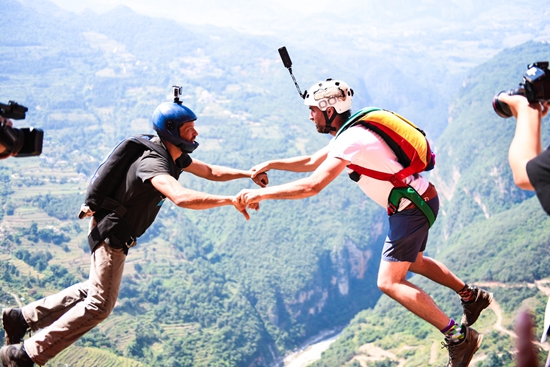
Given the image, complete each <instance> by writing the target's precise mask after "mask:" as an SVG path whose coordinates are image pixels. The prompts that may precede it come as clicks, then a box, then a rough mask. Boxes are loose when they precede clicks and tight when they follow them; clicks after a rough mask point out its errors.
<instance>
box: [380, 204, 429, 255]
mask: <svg viewBox="0 0 550 367" xmlns="http://www.w3.org/2000/svg"><path fill="white" fill-rule="evenodd" d="M428 205H429V206H430V208H432V210H433V212H434V214H435V216H436V218H437V213H438V211H439V197H438V196H436V197H434V198H433V199H431V200H430V201H428ZM389 222H390V229H389V231H388V236H387V237H386V242H385V243H384V248H383V249H382V260H384V261H392V262H400V261H407V262H411V263H413V262H415V260H416V257H417V256H418V254H419V253H420V252H423V251H424V250H425V249H426V243H427V242H428V231H429V229H430V223H429V222H428V219H427V218H426V216H425V215H424V213H422V211H421V210H420V209H418V208H417V207H413V208H411V209H406V210H403V211H400V212H397V213H395V214H393V215H390V216H389Z"/></svg>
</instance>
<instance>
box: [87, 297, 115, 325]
mask: <svg viewBox="0 0 550 367" xmlns="http://www.w3.org/2000/svg"><path fill="white" fill-rule="evenodd" d="M113 308H114V303H113V304H111V303H110V302H97V300H95V302H87V305H86V309H87V311H88V312H89V313H90V314H92V315H93V317H94V319H96V320H99V321H103V320H105V319H106V318H107V317H109V315H110V314H111V312H113Z"/></svg>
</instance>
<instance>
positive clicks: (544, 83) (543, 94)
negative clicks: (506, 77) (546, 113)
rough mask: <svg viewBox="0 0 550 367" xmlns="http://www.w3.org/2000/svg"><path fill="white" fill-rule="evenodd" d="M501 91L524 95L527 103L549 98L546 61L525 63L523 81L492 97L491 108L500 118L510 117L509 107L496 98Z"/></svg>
mask: <svg viewBox="0 0 550 367" xmlns="http://www.w3.org/2000/svg"><path fill="white" fill-rule="evenodd" d="M502 93H506V94H508V95H510V96H512V95H521V96H524V97H525V98H527V100H528V101H529V103H534V102H544V101H548V100H550V70H548V61H539V62H535V63H533V64H529V65H527V71H526V72H525V74H524V75H523V81H522V82H521V83H519V86H518V87H517V88H512V89H510V90H508V91H502V92H499V93H497V94H496V95H495V96H494V97H493V109H494V110H495V112H496V113H497V115H499V116H500V117H502V118H508V117H512V111H510V107H509V106H508V105H507V104H506V103H504V102H502V101H501V100H500V99H499V98H498V96H499V95H500V94H502Z"/></svg>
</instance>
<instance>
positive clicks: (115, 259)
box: [24, 242, 126, 365]
mask: <svg viewBox="0 0 550 367" xmlns="http://www.w3.org/2000/svg"><path fill="white" fill-rule="evenodd" d="M91 258H92V259H91V264H90V277H89V279H88V281H87V282H86V283H87V286H88V291H87V295H86V298H85V299H84V300H82V301H81V302H77V303H76V304H74V305H72V307H70V309H69V310H67V311H66V312H65V313H63V314H61V316H60V317H59V319H58V320H56V321H54V322H52V323H51V325H50V326H48V327H46V328H45V329H42V330H40V331H39V332H37V333H36V334H34V335H33V336H32V337H31V338H29V339H27V340H25V342H24V348H25V350H26V351H27V354H28V355H29V356H30V357H31V358H32V360H33V361H34V362H35V363H37V364H39V365H44V364H46V362H48V361H49V360H50V359H52V358H53V357H55V356H56V355H57V354H58V353H59V352H61V351H63V350H64V349H65V348H67V347H68V346H69V345H71V344H72V343H74V342H75V341H76V340H78V339H79V338H80V337H81V336H82V335H84V334H85V333H86V332H88V331H89V330H91V329H92V328H94V327H95V326H96V325H97V324H99V323H100V322H101V321H103V320H105V319H106V318H107V317H108V316H109V314H110V313H111V312H112V310H113V308H114V306H115V303H116V300H117V298H118V292H119V289H120V282H121V279H122V273H123V270H124V261H125V259H126V255H125V254H124V251H123V250H122V249H113V248H111V247H109V246H108V245H106V244H105V243H104V242H103V243H101V244H99V245H98V246H97V248H96V249H95V251H94V253H93V254H92V257H91ZM34 312H36V311H32V312H31V311H30V310H28V309H25V315H27V316H28V317H29V321H33V320H32V317H34V316H32V315H33V313H34ZM31 316H32V317H31ZM36 322H37V323H39V322H40V321H36Z"/></svg>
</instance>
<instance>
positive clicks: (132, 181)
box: [89, 137, 192, 247]
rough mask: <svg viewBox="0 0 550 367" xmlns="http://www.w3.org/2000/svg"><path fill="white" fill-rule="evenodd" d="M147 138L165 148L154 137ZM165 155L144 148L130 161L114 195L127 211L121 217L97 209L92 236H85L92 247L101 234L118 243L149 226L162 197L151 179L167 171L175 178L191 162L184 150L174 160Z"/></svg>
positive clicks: (103, 237)
mask: <svg viewBox="0 0 550 367" xmlns="http://www.w3.org/2000/svg"><path fill="white" fill-rule="evenodd" d="M151 141H152V142H154V143H156V144H158V145H160V146H161V147H163V148H164V149H166V148H165V147H164V145H163V144H162V142H160V139H158V138H157V137H155V138H153V139H152V140H151ZM169 157H170V155H169V154H168V153H166V156H163V155H162V154H160V153H159V152H156V151H154V150H147V149H146V150H145V151H144V152H143V154H142V155H141V156H140V157H139V158H138V159H136V160H135V161H134V163H132V164H131V165H130V167H129V169H128V173H127V174H126V177H125V178H124V180H123V182H122V183H121V184H120V186H119V188H118V190H117V193H116V195H115V197H114V199H115V200H116V201H118V202H119V203H121V204H122V205H123V206H124V207H125V208H126V209H127V211H126V213H125V214H124V216H122V217H120V216H119V215H117V214H115V213H112V212H103V214H101V213H97V214H98V217H97V218H96V219H98V222H99V223H98V226H97V227H96V232H95V233H92V238H91V239H90V237H89V241H91V243H90V245H91V246H92V247H93V246H94V243H96V242H98V241H100V240H103V239H105V238H109V240H110V244H111V245H112V246H113V247H119V246H122V245H123V244H124V242H126V241H128V240H129V239H130V237H134V238H138V237H139V236H141V235H142V234H143V233H144V232H145V231H146V230H147V228H149V226H150V225H151V224H152V223H153V221H154V220H155V218H156V217H157V214H158V212H159V211H160V208H161V206H162V204H163V203H164V199H165V198H164V196H163V195H162V194H161V193H160V192H159V191H158V190H157V189H155V188H154V187H153V185H152V184H151V179H152V178H153V177H155V176H159V175H170V176H172V177H174V178H175V179H176V180H177V179H178V178H179V176H180V173H181V171H182V170H183V169H184V168H186V167H188V166H189V165H190V164H191V162H192V159H191V157H190V156H189V155H188V154H187V153H183V154H182V155H181V156H180V157H179V158H178V159H177V160H176V162H175V163H174V161H173V160H172V159H171V158H169Z"/></svg>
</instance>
